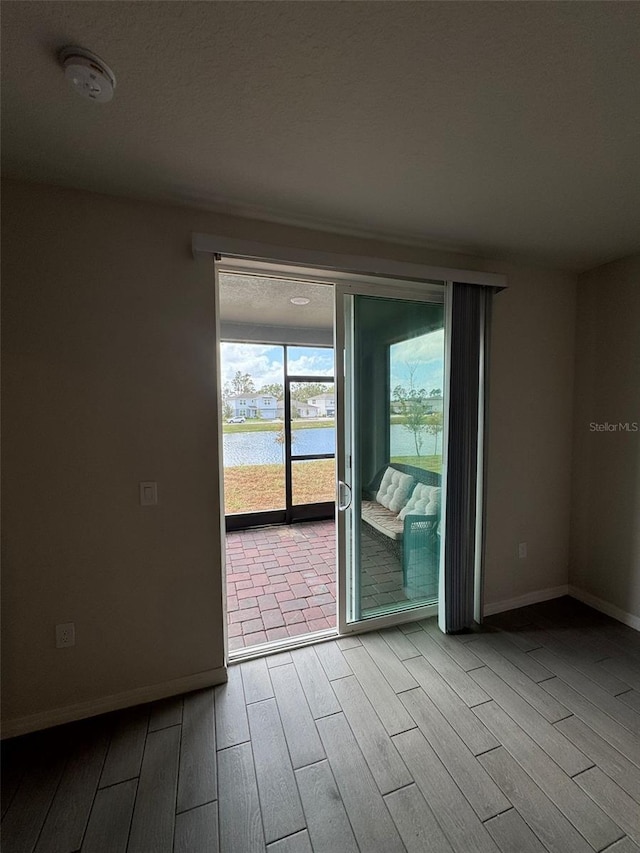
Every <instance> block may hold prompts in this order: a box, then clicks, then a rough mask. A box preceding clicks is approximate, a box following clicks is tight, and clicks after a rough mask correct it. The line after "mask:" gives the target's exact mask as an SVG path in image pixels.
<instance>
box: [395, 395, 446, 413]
mask: <svg viewBox="0 0 640 853" xmlns="http://www.w3.org/2000/svg"><path fill="white" fill-rule="evenodd" d="M422 401H423V403H424V408H425V412H426V414H428V415H433V414H435V413H436V412H441V411H442V397H423V399H422ZM391 412H392V413H393V414H394V415H401V414H402V412H403V406H402V403H400V402H398V400H391Z"/></svg>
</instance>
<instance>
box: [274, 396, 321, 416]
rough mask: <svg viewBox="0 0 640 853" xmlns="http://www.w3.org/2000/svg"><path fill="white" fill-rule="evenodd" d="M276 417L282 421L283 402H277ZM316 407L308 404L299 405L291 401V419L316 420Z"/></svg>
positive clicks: (296, 401) (298, 402)
mask: <svg viewBox="0 0 640 853" xmlns="http://www.w3.org/2000/svg"><path fill="white" fill-rule="evenodd" d="M277 411H278V417H279V418H281V419H282V420H284V400H278V409H277ZM318 414H319V412H318V407H317V406H313V405H310V403H301V402H300V401H299V400H292V401H291V417H293V418H317V417H318Z"/></svg>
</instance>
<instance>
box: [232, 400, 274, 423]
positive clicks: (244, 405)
mask: <svg viewBox="0 0 640 853" xmlns="http://www.w3.org/2000/svg"><path fill="white" fill-rule="evenodd" d="M225 403H226V404H227V405H228V406H230V407H231V409H232V410H233V414H232V415H231V417H233V418H264V420H267V421H272V420H273V419H274V418H275V417H277V412H278V401H277V400H276V398H275V397H273V396H272V395H271V394H251V395H249V394H236V395H235V396H233V397H227V398H226V399H225Z"/></svg>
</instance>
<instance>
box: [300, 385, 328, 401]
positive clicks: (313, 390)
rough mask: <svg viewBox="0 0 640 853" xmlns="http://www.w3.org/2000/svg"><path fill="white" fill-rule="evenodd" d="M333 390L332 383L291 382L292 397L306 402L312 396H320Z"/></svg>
mask: <svg viewBox="0 0 640 853" xmlns="http://www.w3.org/2000/svg"><path fill="white" fill-rule="evenodd" d="M332 391H333V386H332V385H322V384H321V383H320V382H292V383H291V398H292V399H293V400H297V401H298V402H299V403H306V402H307V400H310V399H311V398H312V397H319V396H320V394H329V393H331V392H332Z"/></svg>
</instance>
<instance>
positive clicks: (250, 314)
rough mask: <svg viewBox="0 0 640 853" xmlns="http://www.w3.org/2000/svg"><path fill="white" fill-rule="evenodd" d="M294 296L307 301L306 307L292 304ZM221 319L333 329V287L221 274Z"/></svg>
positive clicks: (267, 324)
mask: <svg viewBox="0 0 640 853" xmlns="http://www.w3.org/2000/svg"><path fill="white" fill-rule="evenodd" d="M296 296H301V297H304V298H306V299H308V300H309V302H308V304H307V305H292V304H291V298H292V297H296ZM220 319H221V320H222V322H225V323H260V324H261V325H263V326H295V327H297V328H307V329H333V288H332V287H331V286H329V285H322V284H310V283H309V282H301V281H300V282H296V281H287V280H285V281H280V280H278V279H273V278H261V277H260V276H253V275H232V274H229V273H221V275H220Z"/></svg>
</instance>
